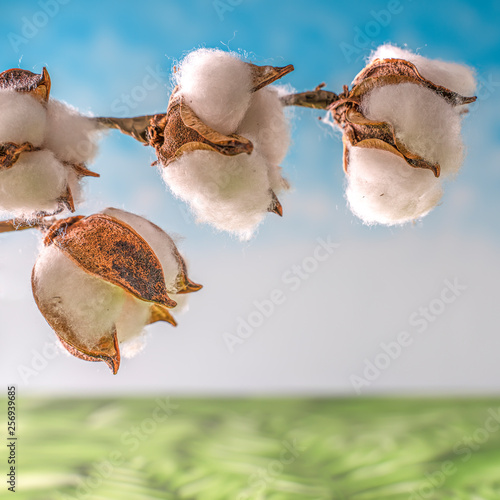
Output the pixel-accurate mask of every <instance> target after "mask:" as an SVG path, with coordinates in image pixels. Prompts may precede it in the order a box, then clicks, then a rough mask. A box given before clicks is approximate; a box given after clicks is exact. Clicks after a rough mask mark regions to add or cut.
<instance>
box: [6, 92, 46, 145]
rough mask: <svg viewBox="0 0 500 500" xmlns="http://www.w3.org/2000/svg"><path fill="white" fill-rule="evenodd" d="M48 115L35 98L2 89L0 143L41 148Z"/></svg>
mask: <svg viewBox="0 0 500 500" xmlns="http://www.w3.org/2000/svg"><path fill="white" fill-rule="evenodd" d="M46 114H47V113H46V111H45V108H44V107H43V105H42V104H41V103H40V102H39V101H38V100H37V99H35V98H34V97H33V96H30V95H29V94H26V93H21V92H16V91H15V90H9V89H0V143H4V142H14V143H16V144H22V143H24V142H30V143H31V144H32V145H33V146H35V147H39V146H40V145H41V144H42V142H43V138H44V136H45V126H46V119H47V118H46Z"/></svg>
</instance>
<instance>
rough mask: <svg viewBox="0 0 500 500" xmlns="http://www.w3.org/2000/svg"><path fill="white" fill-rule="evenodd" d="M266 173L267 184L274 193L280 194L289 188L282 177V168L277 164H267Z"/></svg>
mask: <svg viewBox="0 0 500 500" xmlns="http://www.w3.org/2000/svg"><path fill="white" fill-rule="evenodd" d="M267 175H268V179H269V186H270V188H271V189H272V190H273V191H274V193H275V194H280V193H281V192H283V191H286V190H287V189H290V184H289V183H288V181H287V180H286V179H285V178H284V177H283V169H282V168H281V167H280V166H279V165H268V170H267Z"/></svg>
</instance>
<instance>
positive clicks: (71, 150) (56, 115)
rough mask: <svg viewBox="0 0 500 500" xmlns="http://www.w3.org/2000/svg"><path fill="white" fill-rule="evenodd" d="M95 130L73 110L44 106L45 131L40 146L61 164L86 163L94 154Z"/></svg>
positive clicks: (56, 103)
mask: <svg viewBox="0 0 500 500" xmlns="http://www.w3.org/2000/svg"><path fill="white" fill-rule="evenodd" d="M98 136H99V127H98V126H97V124H96V122H95V121H93V120H91V119H90V118H88V117H86V116H83V115H81V114H80V113H79V112H78V111H77V110H76V109H75V108H73V107H71V106H68V105H67V104H65V103H62V102H60V101H55V100H50V101H49V102H48V104H47V129H46V134H45V139H44V143H43V146H44V147H45V148H47V149H50V150H52V151H53V152H54V154H55V155H56V156H57V157H58V158H59V159H60V160H61V161H68V162H72V163H86V162H89V161H91V160H92V159H93V158H94V156H95V154H96V152H97V143H96V142H97V139H98Z"/></svg>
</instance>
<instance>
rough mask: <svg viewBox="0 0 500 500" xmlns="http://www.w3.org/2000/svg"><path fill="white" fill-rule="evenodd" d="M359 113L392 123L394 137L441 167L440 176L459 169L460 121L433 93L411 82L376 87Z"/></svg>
mask: <svg viewBox="0 0 500 500" xmlns="http://www.w3.org/2000/svg"><path fill="white" fill-rule="evenodd" d="M362 112H363V114H364V115H365V116H366V117H367V118H369V119H371V120H377V121H384V122H388V123H390V124H392V125H393V126H394V128H395V131H396V136H397V138H398V139H399V140H400V141H401V142H403V143H404V145H405V146H406V147H407V148H408V149H409V150H410V151H411V152H413V153H416V154H418V155H419V156H422V157H423V158H424V159H425V160H427V161H428V162H430V163H439V164H440V166H441V174H442V175H450V174H454V173H456V172H457V171H458V170H459V169H460V166H461V164H462V161H463V156H464V148H463V144H462V140H461V136H460V126H461V119H460V116H459V115H458V114H457V113H456V112H455V110H454V108H453V106H452V105H451V104H449V103H448V102H447V101H446V100H444V99H443V98H442V97H440V96H439V95H437V94H436V93H435V92H434V91H432V90H430V89H428V88H426V87H421V86H420V85H415V84H413V83H403V84H399V85H385V86H382V87H376V88H375V89H373V90H372V91H371V92H370V93H369V94H368V95H367V96H366V97H365V98H364V99H363V101H362Z"/></svg>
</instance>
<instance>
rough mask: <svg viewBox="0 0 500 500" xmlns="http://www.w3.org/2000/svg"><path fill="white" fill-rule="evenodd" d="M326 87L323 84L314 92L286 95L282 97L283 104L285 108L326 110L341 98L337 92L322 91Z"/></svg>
mask: <svg viewBox="0 0 500 500" xmlns="http://www.w3.org/2000/svg"><path fill="white" fill-rule="evenodd" d="M324 86H325V84H324V83H321V84H319V85H318V86H317V87H316V88H315V89H314V90H310V91H308V92H300V93H299V94H288V95H285V96H283V97H281V103H282V104H283V105H284V106H301V107H303V108H314V109H325V110H326V109H328V107H329V106H331V104H332V103H334V102H335V101H338V99H339V96H338V95H337V94H335V92H330V91H329V90H322V89H323V87H324Z"/></svg>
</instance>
